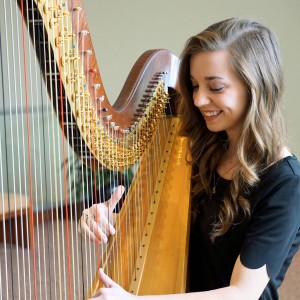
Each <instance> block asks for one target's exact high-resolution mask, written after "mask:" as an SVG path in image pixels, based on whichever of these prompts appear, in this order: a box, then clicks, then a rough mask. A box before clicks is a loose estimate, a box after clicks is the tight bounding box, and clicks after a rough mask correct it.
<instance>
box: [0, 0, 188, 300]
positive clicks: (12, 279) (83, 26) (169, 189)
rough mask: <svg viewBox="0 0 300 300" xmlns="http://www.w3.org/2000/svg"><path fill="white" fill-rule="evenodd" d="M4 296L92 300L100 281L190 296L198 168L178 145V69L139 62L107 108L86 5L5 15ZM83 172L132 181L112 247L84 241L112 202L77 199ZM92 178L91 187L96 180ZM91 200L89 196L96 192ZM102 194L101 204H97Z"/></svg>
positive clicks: (28, 5)
mask: <svg viewBox="0 0 300 300" xmlns="http://www.w3.org/2000/svg"><path fill="white" fill-rule="evenodd" d="M0 16H1V27H0V28H1V41H0V42H1V44H0V50H1V85H0V87H1V89H0V90H1V98H2V99H1V112H2V114H1V152H0V157H1V165H0V176H1V178H0V179H1V182H0V183H1V188H0V190H1V199H2V201H1V209H0V221H1V226H0V231H1V233H0V241H1V244H0V248H1V249H0V250H1V273H0V290H1V293H2V297H3V298H7V299H15V298H18V299H27V298H28V299H31V298H34V299H48V298H49V299H52V298H54V299H73V298H74V299H85V298H88V297H90V296H91V295H92V294H93V293H94V292H95V291H96V290H97V289H98V288H99V287H100V286H101V285H100V283H99V281H98V278H97V270H98V269H99V267H102V268H103V269H104V271H105V272H106V273H107V274H108V275H109V276H110V277H111V278H112V279H113V280H115V281H116V282H117V283H118V284H120V285H121V286H122V287H124V288H125V289H126V290H128V291H129V292H131V293H134V294H164V293H180V292H184V291H185V286H186V268H187V256H188V255H187V252H188V246H187V245H188V232H189V191H190V166H189V165H188V164H187V162H186V154H187V142H186V139H185V138H184V137H181V136H179V135H178V134H177V131H178V126H179V118H178V117H177V115H176V98H177V92H176V80H177V72H178V64H179V61H178V58H177V57H176V56H175V55H173V54H172V53H170V52H169V51H167V50H160V49H159V50H149V51H147V52H145V53H143V54H142V55H141V56H140V58H139V59H138V60H137V62H136V63H135V64H134V66H133V68H132V70H131V71H130V73H129V75H128V78H127V80H126V82H125V84H124V87H123V88H122V90H121V92H120V95H119V97H118V99H117V100H116V102H115V103H114V104H113V105H112V104H110V102H109V101H108V99H107V95H106V92H105V89H104V85H103V82H102V79H101V76H100V71H99V67H98V64H97V61H96V56H95V53H94V49H93V44H92V39H91V35H90V33H89V28H88V24H87V19H86V16H85V13H84V9H83V6H82V3H81V1H78V0H73V1H71V0H70V1H61V0H50V1H47V0H18V1H9V0H4V1H3V3H2V4H1V15H0ZM77 157H78V158H79V159H80V161H81V162H82V164H81V170H82V172H84V170H86V169H87V168H88V169H89V170H93V171H92V173H91V174H92V175H91V176H92V177H94V174H96V172H100V173H101V172H104V170H110V171H109V172H111V174H112V175H111V176H112V177H114V176H115V174H117V178H118V182H119V183H121V184H122V183H123V182H124V181H125V180H126V170H128V169H129V168H130V169H133V170H134V174H135V175H134V178H133V180H132V181H131V183H130V186H129V187H128V189H127V191H126V197H125V199H124V200H123V201H122V206H121V208H120V212H119V213H118V214H117V218H116V223H115V228H116V231H117V233H116V234H115V235H114V236H111V237H109V242H108V243H107V244H105V245H96V244H94V243H92V242H91V241H90V240H89V237H88V236H81V235H78V233H77V223H78V220H79V218H80V216H81V211H82V210H83V209H84V208H86V207H87V206H90V205H92V204H95V203H98V202H100V201H105V200H107V199H104V198H103V196H102V194H101V193H98V190H101V188H100V187H99V188H97V185H95V184H94V185H93V186H89V184H88V183H87V184H86V185H85V186H84V188H83V192H87V193H88V192H89V195H90V194H91V195H92V197H91V199H90V200H89V201H90V202H86V201H84V198H85V197H84V195H81V197H80V198H77V197H76V196H75V195H74V194H73V193H72V189H73V188H74V186H72V185H74V181H73V180H72V178H73V179H74V177H76V176H77V175H75V174H72V171H73V170H72V168H70V166H69V165H67V164H66V163H65V162H66V159H68V160H75V159H76V158H77ZM92 179H93V178H90V181H92ZM91 191H92V193H90V192H91ZM94 191H95V193H93V192H94Z"/></svg>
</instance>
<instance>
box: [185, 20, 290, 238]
mask: <svg viewBox="0 0 300 300" xmlns="http://www.w3.org/2000/svg"><path fill="white" fill-rule="evenodd" d="M219 50H226V51H228V54H229V63H230V64H231V66H232V67H233V69H234V70H235V72H236V74H237V75H238V76H239V77H240V78H241V79H242V80H243V82H244V83H245V85H246V87H247V89H248V93H249V108H248V112H247V115H246V117H245V120H244V124H243V126H242V130H241V135H240V137H239V140H238V148H237V157H238V160H239V163H240V165H239V167H238V168H237V170H236V171H235V173H234V175H233V178H232V180H231V182H230V185H229V188H228V190H227V191H226V192H225V196H224V199H223V201H222V204H221V208H220V212H219V215H218V220H217V221H216V223H215V224H214V230H213V232H212V234H211V237H212V239H214V238H215V237H217V236H220V235H223V234H224V233H225V232H227V231H228V230H229V228H230V227H231V226H232V225H233V224H234V223H235V222H236V221H237V217H238V216H239V215H240V213H241V212H243V213H244V215H245V216H246V215H249V214H250V204H249V201H248V200H247V195H248V193H249V189H250V188H252V187H254V186H255V185H257V183H258V182H259V176H260V174H261V173H262V172H263V171H264V170H265V169H266V168H267V167H268V166H270V165H271V164H273V163H275V162H276V161H278V160H279V159H280V156H281V151H282V149H283V147H284V146H285V143H286V129H285V124H284V120H283V116H282V110H281V105H280V104H281V99H282V91H283V72H282V63H281V59H280V52H279V46H278V42H277V39H276V37H275V35H274V34H273V33H272V31H271V30H270V29H268V28H267V27H265V26H264V25H262V24H260V23H258V22H256V21H253V20H248V19H237V18H232V19H228V20H224V21H221V22H218V23H216V24H213V25H211V26H210V27H208V28H207V29H205V30H204V31H202V32H201V33H199V34H197V35H195V36H193V37H191V38H190V39H189V40H188V41H187V43H186V46H185V49H184V50H183V52H182V55H181V65H180V71H179V89H180V94H181V102H180V108H179V114H180V116H181V119H182V130H181V133H182V134H183V135H186V136H188V138H189V142H190V143H189V145H190V152H191V155H192V163H193V164H194V166H195V167H196V169H197V172H195V173H194V175H193V178H192V180H193V194H194V195H197V194H201V193H207V194H208V195H210V196H211V188H210V182H211V180H212V177H213V174H214V172H215V170H216V168H217V165H218V163H219V162H220V160H221V158H222V155H223V154H224V147H225V148H226V133H225V132H211V131H209V130H208V129H207V127H206V125H205V121H204V119H203V117H202V115H201V113H200V112H199V110H198V109H197V108H196V107H195V106H194V104H193V98H192V83H191V80H190V58H191V56H192V55H194V54H197V53H199V52H206V51H219Z"/></svg>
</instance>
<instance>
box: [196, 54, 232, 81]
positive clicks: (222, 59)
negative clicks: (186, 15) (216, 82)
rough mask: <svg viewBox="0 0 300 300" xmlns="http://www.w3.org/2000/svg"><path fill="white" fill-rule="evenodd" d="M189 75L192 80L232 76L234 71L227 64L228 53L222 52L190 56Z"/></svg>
mask: <svg viewBox="0 0 300 300" xmlns="http://www.w3.org/2000/svg"><path fill="white" fill-rule="evenodd" d="M190 75H191V77H193V78H198V77H211V76H217V77H223V76H226V77H227V76H230V77H231V76H233V75H234V71H233V69H232V68H231V67H230V64H229V55H228V52H227V51H226V50H222V51H214V52H200V53H197V54H194V55H192V56H191V58H190Z"/></svg>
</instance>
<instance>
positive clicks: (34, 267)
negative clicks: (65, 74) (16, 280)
mask: <svg viewBox="0 0 300 300" xmlns="http://www.w3.org/2000/svg"><path fill="white" fill-rule="evenodd" d="M20 2H21V13H22V45H23V61H24V78H25V83H24V84H25V94H26V96H25V98H26V126H27V133H28V138H27V152H28V170H29V202H30V207H31V209H30V216H29V218H30V222H29V224H30V225H29V227H30V229H29V231H30V247H31V249H32V251H31V253H32V260H33V281H34V298H35V299H38V298H37V283H36V278H37V276H36V257H35V240H34V219H33V192H32V166H31V156H30V122H29V105H28V102H29V96H28V80H27V59H26V43H25V17H24V5H23V1H20Z"/></svg>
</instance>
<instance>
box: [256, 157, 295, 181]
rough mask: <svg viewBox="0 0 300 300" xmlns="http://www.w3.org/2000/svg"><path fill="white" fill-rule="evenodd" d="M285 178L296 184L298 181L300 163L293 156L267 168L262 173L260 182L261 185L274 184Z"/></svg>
mask: <svg viewBox="0 0 300 300" xmlns="http://www.w3.org/2000/svg"><path fill="white" fill-rule="evenodd" d="M287 178H290V179H291V180H295V181H296V182H297V181H298V180H300V163H299V161H298V159H297V157H296V156H294V155H291V156H287V157H285V158H283V159H281V160H279V161H277V162H276V163H275V164H273V165H271V166H270V167H268V168H267V169H266V170H265V171H264V172H262V174H261V176H260V181H261V183H262V184H267V183H268V184H272V183H273V184H274V183H276V182H280V181H282V180H286V179H287ZM299 183H300V182H299ZM273 184H272V185H273Z"/></svg>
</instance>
